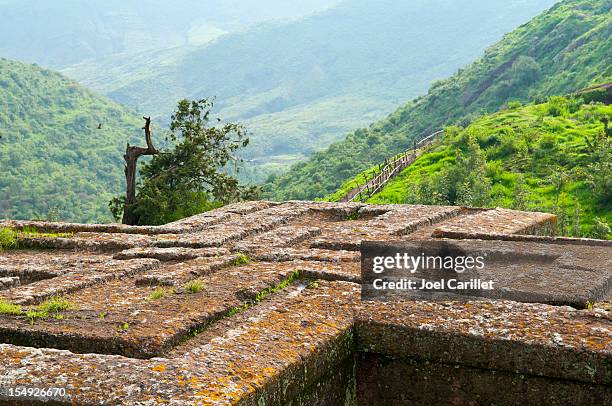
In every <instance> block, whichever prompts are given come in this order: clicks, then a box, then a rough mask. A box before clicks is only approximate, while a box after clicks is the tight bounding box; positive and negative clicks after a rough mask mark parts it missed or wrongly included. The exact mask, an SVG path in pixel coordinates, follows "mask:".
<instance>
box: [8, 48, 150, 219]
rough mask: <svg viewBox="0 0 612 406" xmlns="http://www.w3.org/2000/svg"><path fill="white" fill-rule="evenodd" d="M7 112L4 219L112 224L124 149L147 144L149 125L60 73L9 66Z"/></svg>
mask: <svg viewBox="0 0 612 406" xmlns="http://www.w3.org/2000/svg"><path fill="white" fill-rule="evenodd" d="M0 106H1V107H2V108H1V109H0V137H1V139H0V174H1V175H0V218H18V219H30V218H33V217H39V218H40V217H47V216H48V215H49V214H52V216H57V217H59V218H61V219H66V220H72V221H105V220H111V215H110V212H109V210H108V208H107V204H108V201H109V199H110V198H111V197H112V196H113V195H116V194H117V193H119V192H120V191H121V189H122V187H123V185H124V182H125V180H124V177H123V158H122V156H123V152H124V151H125V143H126V142H127V141H128V140H130V138H131V141H132V142H140V143H142V135H141V131H142V130H141V129H140V127H142V120H140V119H139V118H138V117H137V116H136V114H134V113H132V112H131V111H129V110H128V109H126V108H124V107H122V106H119V105H117V104H115V103H114V102H112V101H110V100H108V99H106V98H104V97H100V96H97V95H95V94H93V93H92V92H90V91H88V90H86V89H84V88H82V87H81V86H79V85H78V84H77V83H75V82H73V81H71V80H69V79H66V78H65V77H63V76H61V75H59V74H57V73H55V72H52V71H49V70H44V69H41V68H39V67H37V66H33V65H27V64H24V63H20V62H15V61H10V60H7V59H0ZM99 124H102V128H101V129H98V125H99Z"/></svg>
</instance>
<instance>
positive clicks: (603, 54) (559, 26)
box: [267, 0, 612, 199]
mask: <svg viewBox="0 0 612 406" xmlns="http://www.w3.org/2000/svg"><path fill="white" fill-rule="evenodd" d="M611 7H612V5H611V3H610V2H609V1H604V0H580V1H578V0H566V1H562V2H560V3H558V4H557V5H556V6H554V7H553V8H552V9H550V10H549V11H547V12H545V13H543V14H541V15H540V16H538V17H536V18H534V19H533V20H532V21H530V22H529V23H527V24H525V25H523V26H521V27H519V28H517V29H516V30H515V31H513V32H512V33H510V34H507V35H506V36H505V37H504V38H503V39H502V40H501V41H500V42H499V43H497V44H496V45H494V46H492V47H491V48H489V49H488V50H487V51H486V52H485V54H484V56H483V57H482V58H480V59H478V60H477V61H476V62H474V63H473V64H472V65H470V66H468V67H467V68H465V69H460V70H459V71H458V72H457V73H456V74H455V75H454V76H453V77H451V78H449V79H447V80H444V81H439V82H437V83H435V84H434V85H433V86H432V87H431V88H430V90H429V93H428V94H427V95H425V96H423V97H419V98H417V99H415V100H413V101H412V102H410V103H408V104H406V105H405V106H403V107H401V108H399V109H398V110H397V111H395V112H394V113H392V114H391V115H389V116H388V117H387V118H385V119H384V120H381V121H379V122H377V123H375V124H373V125H372V126H370V127H369V128H367V129H360V130H357V131H355V132H354V133H352V134H349V135H348V136H347V137H346V139H345V140H344V141H342V142H339V143H336V144H332V145H331V146H330V147H329V148H327V149H326V150H325V151H322V152H319V153H316V154H314V155H313V156H312V157H311V159H310V160H309V161H307V162H303V163H299V164H296V165H294V166H293V167H292V168H291V170H290V171H289V172H288V173H286V174H284V175H282V176H277V177H273V178H271V179H270V180H269V182H268V185H267V191H268V197H270V198H274V199H290V198H294V199H312V198H317V197H322V196H325V195H327V194H329V193H332V192H334V191H335V190H337V189H338V188H339V187H340V186H341V185H342V183H343V182H345V181H346V180H347V179H350V178H352V177H354V176H355V175H356V174H357V173H359V172H361V171H364V170H366V169H367V168H369V167H371V166H373V165H375V164H377V163H378V162H381V161H383V160H384V159H385V157H388V156H391V155H394V154H396V153H398V152H400V151H402V150H403V149H405V148H406V147H407V146H408V145H410V144H411V142H412V140H413V139H414V138H416V137H421V136H423V135H426V134H428V133H430V132H432V131H433V130H435V129H439V128H441V127H443V126H445V125H449V124H451V123H455V122H462V121H465V120H467V119H470V118H473V117H475V116H477V115H480V114H482V113H485V112H493V111H496V110H497V109H499V108H500V107H501V106H503V105H504V104H505V103H506V102H507V101H509V100H522V101H528V100H532V99H537V98H543V97H544V96H547V95H552V94H563V93H567V92H569V91H571V90H573V89H576V88H580V87H583V86H586V85H588V84H590V83H595V82H603V81H606V80H609V79H610V78H612V68H611V66H612V50H611V45H610V41H609V38H610V35H611V33H612V18H611V12H610V8H611Z"/></svg>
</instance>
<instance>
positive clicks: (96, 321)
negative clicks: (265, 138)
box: [0, 201, 612, 405]
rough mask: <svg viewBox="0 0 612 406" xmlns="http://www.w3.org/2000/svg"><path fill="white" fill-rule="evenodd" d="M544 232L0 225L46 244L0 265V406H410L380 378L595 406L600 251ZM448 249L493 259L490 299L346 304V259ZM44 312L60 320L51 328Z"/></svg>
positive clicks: (604, 310)
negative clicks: (54, 391)
mask: <svg viewBox="0 0 612 406" xmlns="http://www.w3.org/2000/svg"><path fill="white" fill-rule="evenodd" d="M554 221H555V218H554V216H552V215H549V214H544V213H526V212H519V211H513V210H504V209H492V210H480V209H479V210H474V209H465V208H459V207H442V206H406V205H381V206H373V205H364V204H360V203H325V202H321V203H317V202H297V201H292V202H285V203H274V202H247V203H239V204H234V205H230V206H226V207H223V208H221V209H218V210H215V211H211V212H208V213H203V214H201V215H197V216H194V217H191V218H187V219H183V220H180V221H177V222H174V223H171V224H168V225H164V226H161V227H128V226H122V225H78V224H65V223H42V222H36V223H33V222H22V221H4V222H2V223H0V227H10V228H13V229H15V230H17V231H18V230H23V229H24V228H25V229H26V230H31V229H32V227H34V228H36V229H37V230H38V231H39V232H41V233H42V232H48V233H63V234H59V235H51V234H32V233H31V232H24V233H18V247H19V248H18V249H11V250H5V251H2V252H0V301H1V303H2V304H3V306H2V307H0V309H5V310H4V312H3V313H1V314H0V360H1V361H2V362H0V403H1V402H11V401H13V402H17V403H19V402H26V401H27V400H28V399H25V398H23V397H21V398H18V399H17V398H14V397H13V398H12V397H11V396H10V394H9V392H7V389H8V388H16V387H38V388H57V387H59V388H65V389H66V396H60V395H57V396H52V397H51V398H46V399H42V398H40V397H39V398H34V397H33V398H31V399H29V400H54V401H56V402H58V403H65V404H100V403H102V404H119V403H121V404H164V403H168V404H177V405H178V404H194V403H195V404H266V405H271V404H279V405H280V404H287V403H290V402H293V404H312V403H313V402H314V399H316V401H317V402H318V404H338V403H345V402H346V403H348V404H354V403H358V404H373V403H370V402H373V400H372V399H374V398H373V397H372V396H374V395H375V394H376V393H375V391H374V388H380V385H378V386H377V380H381V379H384V380H387V379H388V380H389V386H388V387H389V388H391V389H390V390H391V392H387V393H386V394H384V395H383V394H382V393H379V394H378V399H379V401H380V400H381V399H387V400H388V401H389V402H394V401H397V402H404V403H407V404H408V403H409V402H408V401H407V398H406V397H405V396H404V395H402V394H401V393H399V392H400V391H401V387H402V386H401V384H400V381H401V379H403V378H401V379H400V378H397V377H398V376H399V377H410V376H413V377H417V376H420V377H421V378H423V377H430V378H428V379H425V380H423V379H421V380H415V385H419V386H418V388H419V391H418V393H425V392H424V391H428V390H432V386H431V385H433V384H434V383H435V385H445V382H447V383H446V385H449V386H448V387H445V389H444V390H440V391H438V392H436V393H438V395H435V396H434V395H431V396H430V397H427V396H424V395H423V397H422V399H423V401H431V402H438V403H440V404H444V403H445V402H447V403H451V401H452V399H455V400H457V399H459V400H461V401H462V402H464V403H468V402H469V401H472V400H473V399H471V398H470V391H469V390H468V389H465V390H463V389H462V391H461V393H459V392H457V390H459V389H458V388H472V389H473V393H475V394H476V393H478V394H482V395H481V396H494V395H495V392H496V391H495V390H493V388H494V387H495V386H496V385H519V386H520V387H523V388H528V390H529V393H530V395H529V396H528V397H525V399H526V400H525V401H526V402H533V401H538V400H545V398H543V397H538V395H537V394H534V391H535V390H536V389H538V388H539V389H540V390H541V395H540V396H546V393H549V394H556V395H555V396H557V397H559V396H561V395H563V396H566V397H570V398H568V402H570V403H571V401H572V399H573V400H574V401H575V402H577V403H575V404H580V402H582V401H588V402H590V403H591V404H606V402H609V401H610V392H609V390H608V389H609V387H610V385H612V367H611V365H612V326H611V320H612V317H610V311H609V309H610V305H609V304H608V303H606V302H605V300H609V299H610V296H611V291H612V289H611V283H612V281H611V278H612V273H611V272H612V271H611V270H612V246H611V245H610V244H609V243H607V242H602V241H593V240H571V239H563V238H553V237H546V236H539V237H533V236H528V235H525V234H543V233H545V231H546V230H548V229H549V228H550V226H551V224H553V223H554ZM483 237H484V238H483ZM448 238H451V239H456V238H460V239H461V241H456V240H452V241H454V242H453V243H456V244H459V245H461V246H462V247H464V248H465V249H477V250H481V251H483V250H484V251H488V252H489V253H491V258H493V260H492V261H491V266H490V267H489V268H487V270H486V272H488V273H489V274H490V275H494V276H495V277H497V278H499V279H500V280H501V281H502V282H503V288H504V289H503V290H502V291H500V292H501V293H499V294H493V295H489V296H488V297H480V298H471V299H469V300H460V301H459V300H450V299H449V300H445V301H436V302H427V301H418V302H415V301H399V302H393V303H385V302H365V301H361V300H360V285H359V282H360V280H361V275H360V255H359V247H360V244H361V242H362V241H364V240H378V241H385V242H389V243H392V242H398V243H408V242H411V243H424V244H426V243H427V241H432V240H437V239H448ZM473 238H477V239H473ZM483 240H488V241H483ZM508 240H516V241H508ZM530 240H533V241H530ZM544 257H545V258H547V259H548V260H549V261H547V262H546V261H545V262H542V261H541V259H542V258H544ZM543 264H544V265H543ZM49 300H51V302H50V301H49ZM54 300H55V301H58V300H61V301H63V302H64V303H67V305H66V306H65V307H64V308H62V309H59V310H57V311H56V310H54V309H53V308H52V307H50V305H49V304H50V303H51V304H52V303H53V301H54ZM9 304H13V305H18V306H21V308H16V306H9ZM568 304H569V305H571V306H572V307H570V306H567V305H568ZM16 309H17V310H16ZM44 309H47V310H46V313H44V312H43V310H44ZM33 311H38V312H39V314H38V315H37V316H36V315H33V313H32V312H33ZM43 313H44V314H43ZM381 365H389V367H388V369H386V370H385V369H384V368H382V367H381ZM355 366H356V367H355ZM415 371H423V373H421V374H419V373H417V372H415ZM334 372H337V373H334ZM394 373H396V375H393V374H394ZM397 374H399V375H397ZM440 374H447V376H448V377H452V379H453V380H454V381H455V383H454V384H449V383H448V381H445V380H444V379H442V378H440ZM393 376H396V378H392V377H393ZM434 376H435V377H437V378H436V379H434ZM445 376H446V375H445ZM393 379H396V381H393ZM449 379H450V378H449ZM432 382H434V383H432ZM477 382H480V384H478V383H477ZM378 383H380V382H378ZM479 385H480V386H479ZM338 386H342V388H338ZM415 387H416V386H415ZM534 388H535V389H534ZM377 390H380V389H377ZM515 392H516V391H515ZM416 393H417V392H415V394H413V400H414V399H418V398H419V397H418V396H421V395H418V396H417V395H416ZM516 393H517V394H518V393H519V392H516ZM373 394H374V395H373ZM572 394H574V395H572ZM402 396H404V397H402ZM436 396H438V397H436ZM551 396H552V395H551ZM571 396H574V398H571ZM511 399H512V397H510V396H507V397H505V398H504V397H500V398H499V402H498V403H499V404H509V403H511V401H512V400H511ZM258 402H259V403H258ZM381 404H382V403H381Z"/></svg>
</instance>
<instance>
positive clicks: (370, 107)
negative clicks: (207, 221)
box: [63, 0, 555, 181]
mask: <svg viewBox="0 0 612 406" xmlns="http://www.w3.org/2000/svg"><path fill="white" fill-rule="evenodd" d="M554 2H555V0H473V1H469V2H458V1H456V0H413V1H409V2H408V1H397V0H378V1H376V2H373V1H370V0H346V1H343V2H341V3H340V4H339V5H338V6H336V7H334V8H331V9H329V10H327V11H325V12H320V13H317V14H315V15H312V16H310V17H308V18H304V19H300V20H297V21H289V22H273V23H272V22H271V23H267V24H264V25H260V26H257V27H255V28H252V29H249V30H245V31H243V32H235V33H232V34H228V35H224V36H221V37H219V38H217V39H216V40H215V41H214V42H212V43H210V44H206V45H202V46H197V47H184V46H183V47H177V48H172V49H167V50H156V51H155V52H151V51H146V52H143V53H140V54H137V55H135V56H133V57H125V56H123V55H120V56H112V57H109V58H103V59H96V60H92V61H86V62H84V63H81V64H77V65H74V66H71V67H69V68H66V69H64V70H63V73H65V74H66V75H68V76H69V77H72V78H75V79H77V80H78V81H79V82H80V83H83V84H84V85H86V86H88V87H90V88H92V89H94V90H96V91H99V92H102V93H104V94H106V95H107V96H109V97H110V98H112V99H113V100H115V101H118V102H120V103H122V104H125V105H128V106H131V107H133V108H135V109H137V110H138V111H142V112H147V114H151V115H153V116H154V117H157V118H159V120H167V119H168V118H169V117H170V112H171V110H172V109H173V108H174V104H175V102H176V100H178V99H180V98H199V97H205V96H216V97H217V104H216V106H217V107H218V108H219V109H220V110H219V116H220V117H222V118H224V119H227V120H230V121H239V122H242V123H244V124H245V125H246V126H247V128H248V129H249V136H250V139H251V143H250V145H249V147H248V148H247V149H246V150H245V155H246V157H247V158H248V159H249V165H248V167H246V168H245V171H243V172H242V174H243V179H245V176H246V175H250V176H251V178H250V179H252V180H258V181H264V180H265V179H266V177H267V176H266V174H269V173H270V172H279V171H282V170H286V169H288V167H289V165H290V164H292V163H295V162H296V161H298V160H303V159H306V158H307V157H308V156H309V155H311V154H312V153H313V152H316V151H320V150H322V149H324V148H326V147H327V146H329V145H330V144H331V143H332V142H334V141H337V140H339V139H341V138H342V137H343V136H344V135H345V134H346V133H347V132H348V131H352V130H354V129H355V128H359V127H361V126H365V125H368V124H369V123H372V122H373V121H376V120H379V119H380V118H382V117H384V116H385V115H387V114H389V113H390V112H392V111H393V110H394V109H395V108H397V106H398V105H400V104H402V103H405V102H406V100H410V99H411V98H413V97H416V96H417V95H419V94H423V93H424V92H426V90H427V88H428V87H429V85H430V83H431V82H432V81H434V80H437V79H439V78H444V77H447V76H448V75H450V74H452V73H453V72H454V71H455V70H456V69H457V68H459V67H460V66H463V65H465V64H467V63H469V62H471V61H473V60H474V59H475V58H476V57H477V56H478V55H480V54H481V53H482V51H483V50H484V49H485V47H487V46H488V45H490V44H492V43H494V42H495V41H497V40H499V39H500V38H501V37H502V35H503V34H504V33H505V32H507V31H509V30H512V29H513V28H514V27H516V26H518V25H519V24H521V23H523V22H525V21H528V20H529V19H530V18H532V17H533V16H534V15H536V14H537V13H539V12H541V11H542V10H544V9H546V8H547V7H550V6H551V5H552V4H554ZM287 3H293V2H287ZM245 180H249V179H245Z"/></svg>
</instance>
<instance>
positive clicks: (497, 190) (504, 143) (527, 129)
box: [369, 91, 612, 238]
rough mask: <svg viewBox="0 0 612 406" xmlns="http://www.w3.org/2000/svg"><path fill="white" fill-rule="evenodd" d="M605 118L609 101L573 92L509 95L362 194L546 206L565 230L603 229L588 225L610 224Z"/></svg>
mask: <svg viewBox="0 0 612 406" xmlns="http://www.w3.org/2000/svg"><path fill="white" fill-rule="evenodd" d="M611 95H612V92H610V91H608V96H607V98H608V103H609V102H610V100H609V99H610V98H611V97H610V96H611ZM587 100H588V99H587ZM610 122H612V106H611V105H604V104H601V103H593V104H585V100H582V99H580V98H563V97H552V98H551V99H550V100H549V101H548V102H547V103H543V104H538V105H528V106H520V104H519V103H511V104H510V106H509V107H508V108H507V109H505V110H503V111H501V112H499V113H495V114H493V115H488V116H484V117H482V118H480V119H478V120H476V121H475V122H473V123H472V124H471V125H470V126H468V127H467V128H465V129H461V128H456V127H455V128H452V127H451V128H448V129H447V131H446V134H445V136H444V138H443V139H442V141H441V142H440V143H438V144H437V145H436V146H435V147H434V148H432V149H431V150H430V151H428V152H427V153H425V154H424V155H422V156H421V157H419V158H418V159H417V160H416V161H415V162H414V163H413V164H412V165H411V166H409V167H408V168H407V169H405V170H404V171H403V172H402V173H401V174H400V175H398V176H397V177H396V178H394V179H393V180H392V181H391V182H390V183H389V184H387V186H386V187H385V188H384V189H383V190H382V191H381V192H380V193H377V194H376V195H374V196H373V197H372V198H370V200H369V202H370V203H419V204H454V205H464V206H472V207H473V206H476V207H507V208H515V209H519V210H532V211H546V212H551V213H555V214H557V215H558V217H559V221H558V223H559V227H560V230H559V231H560V232H562V233H564V234H569V235H572V236H576V237H582V236H596V237H599V238H603V237H607V236H606V235H601V233H600V232H597V231H596V230H594V228H596V227H598V223H605V224H608V225H610V226H612V126H610V125H609V124H608V123H610ZM596 218H598V220H596ZM599 227H601V225H599ZM594 233H595V234H596V235H594Z"/></svg>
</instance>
